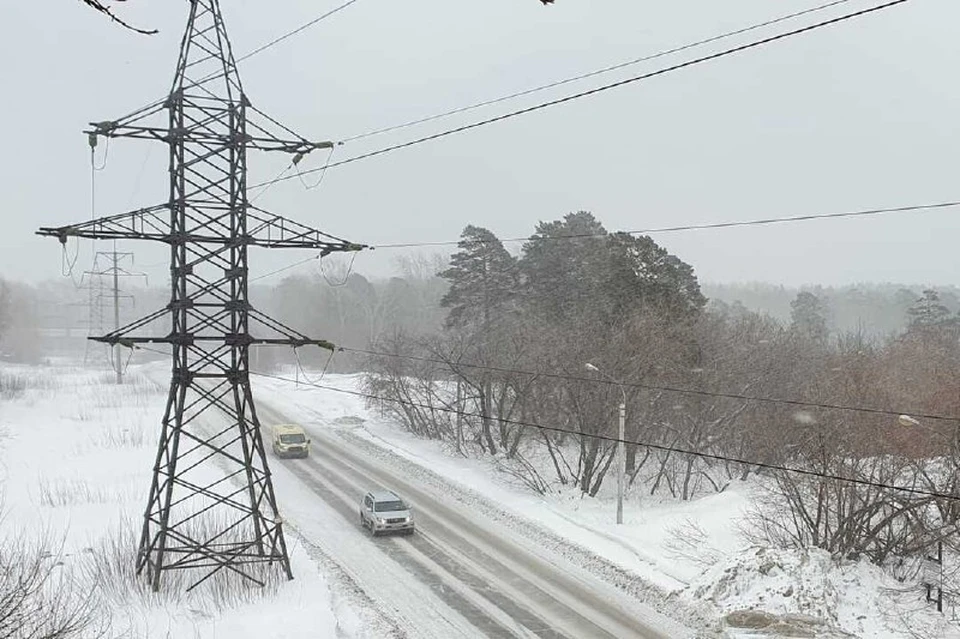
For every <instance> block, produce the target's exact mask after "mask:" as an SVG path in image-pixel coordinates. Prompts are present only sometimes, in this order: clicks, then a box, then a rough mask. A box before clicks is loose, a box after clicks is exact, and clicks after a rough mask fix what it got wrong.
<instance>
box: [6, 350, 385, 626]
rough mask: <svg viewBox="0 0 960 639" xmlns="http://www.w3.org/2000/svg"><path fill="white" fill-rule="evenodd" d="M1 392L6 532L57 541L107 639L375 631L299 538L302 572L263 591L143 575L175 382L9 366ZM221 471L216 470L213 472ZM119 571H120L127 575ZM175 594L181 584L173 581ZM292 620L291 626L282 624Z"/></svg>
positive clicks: (296, 548) (297, 566)
mask: <svg viewBox="0 0 960 639" xmlns="http://www.w3.org/2000/svg"><path fill="white" fill-rule="evenodd" d="M2 375H3V379H4V387H5V388H6V389H7V390H6V391H5V392H4V393H3V397H2V400H0V461H2V465H0V469H2V470H0V472H2V476H0V486H2V496H3V510H4V514H5V517H4V519H3V520H2V530H0V537H3V538H5V539H7V540H9V539H11V538H14V537H17V536H18V535H24V536H27V537H29V538H37V537H39V536H40V535H41V534H42V535H44V536H45V537H46V539H47V540H48V541H49V546H50V548H51V549H52V550H53V551H54V552H55V553H56V551H57V550H58V549H59V548H60V547H61V544H62V550H61V551H60V552H59V556H58V559H59V561H62V562H63V566H62V569H61V570H62V571H64V573H65V574H66V575H68V578H69V580H70V581H69V583H70V588H71V589H73V590H75V591H77V592H94V593H95V595H96V599H97V600H98V601H99V602H100V603H101V604H102V605H101V606H100V607H99V608H98V616H103V615H105V614H106V613H107V612H109V613H110V615H111V617H112V618H111V619H110V626H111V632H110V633H109V635H108V636H116V637H131V638H141V637H142V638H147V637H150V638H152V637H164V638H166V637H170V638H180V637H234V638H236V639H243V638H246V637H251V638H254V637H256V638H258V639H262V638H263V637H284V638H289V639H294V638H298V637H364V636H370V635H369V634H368V633H367V632H366V631H365V628H366V626H365V625H364V624H365V623H367V620H366V619H365V617H366V613H364V612H363V611H362V610H361V609H360V608H358V607H357V606H355V605H354V603H352V602H351V601H352V600H356V601H360V599H359V597H357V596H355V595H353V594H351V593H350V592H349V591H348V590H347V589H346V587H345V586H343V585H342V584H332V583H331V581H330V580H329V579H328V578H327V577H326V576H325V574H329V570H330V568H329V567H326V566H321V565H319V564H318V563H317V562H316V561H314V559H313V558H311V557H310V556H309V554H308V552H307V548H305V546H304V544H303V543H301V542H300V540H298V539H297V537H296V536H295V535H290V536H289V537H288V543H289V546H290V551H291V560H292V562H293V569H294V572H295V574H296V577H297V578H296V579H295V580H294V581H292V582H286V581H278V582H277V583H274V584H270V585H269V586H268V589H269V590H268V591H269V596H267V597H264V596H262V593H261V592H260V591H259V589H252V590H244V589H229V590H226V591H224V590H222V589H218V588H215V587H213V586H211V587H209V588H204V587H201V588H198V589H197V591H196V594H195V595H193V596H176V595H173V594H171V593H169V592H168V593H167V594H160V595H154V594H153V593H151V592H149V589H148V588H146V587H144V586H143V585H142V580H136V579H134V578H133V576H132V572H133V570H132V566H133V562H134V558H135V552H136V544H137V541H138V535H139V526H140V522H141V518H142V510H143V507H144V504H145V501H146V491H147V489H148V487H149V479H150V469H151V468H152V466H153V462H154V456H155V454H156V440H157V431H158V426H159V420H160V416H161V415H162V412H163V407H164V402H165V399H166V388H163V387H161V386H158V385H157V384H156V383H154V382H153V381H151V380H150V379H148V378H146V377H144V376H142V375H141V374H139V373H134V374H131V375H130V376H129V378H128V381H127V383H126V384H124V385H123V386H119V387H118V386H115V385H113V384H111V383H110V379H111V377H112V373H104V372H88V371H83V370H80V369H70V368H63V367H58V368H57V369H36V368H9V367H8V368H5V369H4V370H3V372H2ZM210 472H216V470H215V469H214V470H211V471H210ZM110 577H119V579H118V580H114V579H111V578H110ZM168 590H169V591H173V590H175V589H174V588H169V589H168ZM279 620H282V623H278V621H279Z"/></svg>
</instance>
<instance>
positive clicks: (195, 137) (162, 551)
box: [38, 0, 365, 590]
mask: <svg viewBox="0 0 960 639" xmlns="http://www.w3.org/2000/svg"><path fill="white" fill-rule="evenodd" d="M188 1H189V3H190V15H189V18H188V21H187V28H186V33H185V35H184V37H183V41H182V44H181V47H180V57H179V61H178V63H177V71H176V78H175V80H174V84H173V88H172V90H171V92H170V95H169V96H168V97H167V98H166V99H165V100H163V101H160V102H157V103H154V104H151V105H149V106H147V107H144V108H143V109H140V110H139V111H136V112H134V113H132V114H130V115H128V116H126V117H123V118H120V119H119V120H114V121H108V122H99V123H94V124H93V125H92V126H93V129H92V130H91V131H88V134H92V135H96V136H104V137H107V138H139V139H147V140H155V141H160V142H164V143H166V144H167V146H168V147H169V152H170V169H169V171H170V198H169V201H167V202H164V203H162V204H158V205H156V206H151V207H147V208H143V209H140V210H137V211H132V212H129V213H124V214H120V215H116V216H112V217H107V218H102V219H98V220H92V221H89V222H84V223H81V224H76V225H72V226H65V227H60V228H42V229H40V231H38V233H39V234H40V235H46V236H52V237H57V238H59V239H60V241H61V242H62V243H65V242H66V241H67V239H68V238H70V237H80V238H94V239H137V240H154V241H157V242H163V243H165V244H167V245H169V247H170V273H171V298H170V303H169V304H168V305H167V306H166V307H165V308H163V309H160V310H158V311H156V312H154V313H152V314H150V315H147V316H146V317H144V318H142V319H140V320H137V321H135V322H133V323H131V324H128V325H127V326H124V327H122V328H120V329H119V330H115V331H112V332H110V333H108V334H106V335H104V336H103V337H98V338H95V339H96V340H97V341H100V342H104V343H107V344H111V345H115V344H120V345H124V346H128V347H136V346H138V345H142V344H169V345H170V346H171V347H172V350H173V376H172V379H171V382H170V393H169V396H168V399H167V405H166V410H165V412H164V415H163V421H162V428H161V434H160V443H159V447H158V451H157V457H156V465H155V466H154V473H153V481H152V483H151V486H150V497H149V501H148V504H147V508H146V512H145V515H144V523H143V532H142V535H141V538H140V548H139V553H138V559H137V573H138V574H140V573H142V572H143V571H144V570H146V572H147V577H148V579H149V580H150V582H151V584H152V586H153V588H154V590H159V588H160V582H161V576H162V575H163V574H164V573H165V572H167V571H170V570H182V569H189V568H195V569H200V571H201V574H202V576H201V577H200V578H199V579H198V581H196V582H195V583H193V585H191V586H190V588H194V587H196V586H197V585H198V584H199V583H201V582H203V581H204V580H206V579H208V578H209V577H211V576H212V575H214V574H216V573H218V572H220V571H228V572H232V573H235V574H237V575H240V576H242V577H243V578H246V579H249V580H251V581H254V582H256V583H259V584H262V583H264V581H263V579H262V573H263V571H262V570H257V569H256V568H255V566H257V565H263V564H269V565H271V566H272V565H277V566H279V567H280V568H281V569H282V570H283V572H284V573H285V574H286V576H287V577H288V578H292V577H293V574H292V572H291V571H290V560H289V557H288V555H287V548H286V543H285V541H284V536H283V526H282V521H281V519H280V514H279V512H278V509H277V503H276V497H275V495H274V490H273V483H272V481H271V478H270V470H269V467H268V464H267V458H266V454H265V451H264V446H263V439H262V438H261V435H260V423H259V421H258V419H257V413H256V410H255V408H254V403H253V395H252V393H251V390H250V377H249V352H250V346H251V345H257V344H284V345H291V346H294V347H299V346H306V345H316V346H319V347H322V348H327V349H332V348H333V345H332V344H330V343H329V342H326V341H324V340H317V339H311V338H308V337H307V336H305V335H303V334H301V333H299V332H297V331H295V330H293V329H291V328H288V327H287V326H284V325H283V324H281V323H279V322H277V321H276V320H273V319H271V318H269V317H267V316H266V315H264V314H263V313H260V312H259V311H257V310H255V309H254V308H252V307H251V305H250V303H249V300H248V272H247V257H248V255H247V254H248V249H249V248H250V247H265V248H307V249H315V250H319V252H320V253H321V254H323V255H325V254H329V253H332V252H335V251H358V250H361V249H363V248H365V247H364V246H362V245H359V244H353V243H350V242H346V241H344V240H341V239H339V238H336V237H333V236H331V235H327V234H325V233H323V232H321V231H318V230H314V229H312V228H309V227H307V226H304V225H302V224H298V223H296V222H293V221H290V220H287V219H284V218H282V217H278V216H276V215H273V214H271V213H268V212H267V211H265V210H263V209H260V208H257V207H255V206H253V204H251V202H250V200H249V199H248V197H247V151H248V150H261V151H275V152H281V153H287V154H291V155H293V156H295V157H296V159H297V161H299V158H300V157H302V156H303V155H305V154H307V153H310V152H311V151H313V150H314V149H318V148H331V147H332V143H330V142H320V143H317V142H310V141H308V140H306V139H305V138H303V137H300V136H297V135H296V134H295V133H293V132H292V131H290V130H289V129H286V128H285V127H282V126H281V125H279V124H278V123H277V122H276V121H275V120H273V119H272V118H270V117H268V116H265V115H264V114H262V113H261V112H259V111H257V110H256V109H255V108H254V107H253V106H252V105H251V103H250V101H249V100H248V99H247V97H246V95H245V94H244V91H243V85H242V84H241V82H240V76H239V74H238V72H237V67H236V63H235V60H234V57H233V53H232V51H231V47H230V43H229V40H228V39H227V33H226V31H225V29H224V24H223V18H222V16H221V12H220V2H219V0H188ZM164 116H165V117H164ZM258 117H259V118H261V119H260V120H259V121H258V120H257V118H258ZM278 130H282V131H283V132H284V133H282V134H281V135H278V134H276V133H274V132H275V131H278ZM282 135H287V136H289V137H288V138H284V137H282ZM164 317H166V318H169V322H170V330H169V333H168V334H166V335H160V336H141V335H138V334H137V332H138V331H140V330H141V329H143V328H145V327H147V326H148V325H150V324H151V323H153V322H155V321H156V320H158V319H161V318H164ZM251 324H255V325H259V326H260V327H261V329H264V328H265V329H266V330H267V331H268V336H265V337H254V336H252V335H251V333H250V328H251ZM214 408H216V409H219V410H220V411H222V412H223V413H224V414H226V416H227V418H228V419H227V423H226V424H220V423H217V424H210V423H207V424H201V423H200V419H199V418H200V417H201V416H202V415H204V414H205V413H208V411H211V409H214ZM211 412H212V411H211ZM215 466H218V467H219V471H218V472H211V470H212V469H214V467H215ZM236 484H239V486H238V485H236Z"/></svg>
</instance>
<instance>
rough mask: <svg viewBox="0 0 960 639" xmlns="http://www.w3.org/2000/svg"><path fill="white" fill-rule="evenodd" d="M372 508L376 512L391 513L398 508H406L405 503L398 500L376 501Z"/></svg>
mask: <svg viewBox="0 0 960 639" xmlns="http://www.w3.org/2000/svg"><path fill="white" fill-rule="evenodd" d="M373 509H374V510H375V511H377V512H378V513H392V512H396V511H398V510H406V509H407V505H406V504H405V503H403V502H402V501H400V500H399V499H398V500H397V501H378V502H377V503H375V504H374V505H373Z"/></svg>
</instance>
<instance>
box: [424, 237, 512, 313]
mask: <svg viewBox="0 0 960 639" xmlns="http://www.w3.org/2000/svg"><path fill="white" fill-rule="evenodd" d="M460 237H461V239H460V242H459V243H458V244H457V246H458V247H459V250H458V251H457V252H456V253H454V255H453V257H452V258H451V259H450V268H448V269H447V270H445V271H443V272H441V273H440V277H442V278H444V279H446V280H447V281H448V282H449V283H450V289H449V290H448V291H447V293H446V295H444V296H443V299H442V300H441V302H440V304H441V306H443V307H444V308H448V309H450V310H449V312H448V314H447V319H446V324H447V326H448V327H462V326H466V325H468V324H471V323H480V324H482V325H487V324H488V323H489V322H490V321H491V320H493V319H499V318H501V317H502V316H503V315H504V314H505V313H507V312H508V311H509V310H511V309H512V308H513V307H514V302H515V299H516V296H517V290H518V288H519V281H520V274H519V270H518V267H517V261H516V259H515V258H514V257H513V256H512V255H510V253H508V252H507V250H506V249H505V248H504V247H503V243H502V242H501V241H500V240H499V239H498V238H497V236H496V235H494V234H493V233H491V232H490V231H488V230H487V229H485V228H481V227H478V226H473V225H470V226H467V227H466V228H465V229H464V230H463V233H462V234H461V236H460Z"/></svg>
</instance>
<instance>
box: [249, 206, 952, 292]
mask: <svg viewBox="0 0 960 639" xmlns="http://www.w3.org/2000/svg"><path fill="white" fill-rule="evenodd" d="M956 207H960V200H951V201H946V202H935V203H930V204H914V205H910V206H896V207H887V208H874V209H861V210H857V211H841V212H838V213H814V214H806V215H794V216H788V217H774V218H762V219H757V220H742V221H731V222H714V223H706V224H683V225H678V226H667V227H654V228H649V229H637V230H632V231H614V233H580V234H571V235H550V236H536V235H532V236H525V237H509V238H504V239H498V241H499V242H501V243H502V244H508V243H518V242H552V241H565V240H575V239H585V238H591V237H606V236H608V235H611V234H616V233H625V234H627V235H656V234H659V233H678V232H683V231H702V230H713V229H724V228H737V227H749V226H766V225H774V224H790V223H796V222H808V221H815V220H831V219H843V218H861V217H873V216H879V215H886V214H893V213H909V212H914V213H919V212H925V211H936V210H942V209H948V208H956ZM459 243H460V240H438V241H429V242H401V243H394V244H373V245H372V246H371V248H374V249H406V248H429V247H433V248H437V247H445V246H457V245H459ZM313 259H315V258H309V259H306V260H301V261H298V262H295V263H293V264H290V265H288V266H285V267H283V268H280V269H277V270H276V271H272V272H270V273H267V274H265V275H261V276H259V277H256V278H253V279H251V280H250V281H251V282H255V281H258V280H262V279H266V278H268V277H271V276H273V275H276V274H278V273H283V272H285V271H288V270H290V269H292V268H295V267H297V266H300V265H301V264H305V263H306V262H308V261H310V260H313Z"/></svg>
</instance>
